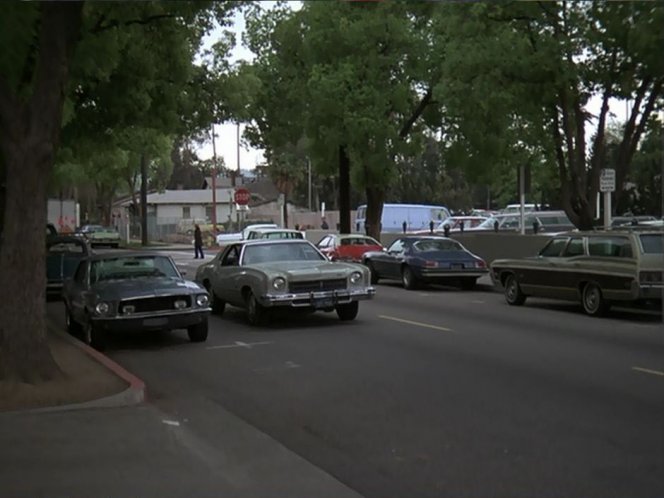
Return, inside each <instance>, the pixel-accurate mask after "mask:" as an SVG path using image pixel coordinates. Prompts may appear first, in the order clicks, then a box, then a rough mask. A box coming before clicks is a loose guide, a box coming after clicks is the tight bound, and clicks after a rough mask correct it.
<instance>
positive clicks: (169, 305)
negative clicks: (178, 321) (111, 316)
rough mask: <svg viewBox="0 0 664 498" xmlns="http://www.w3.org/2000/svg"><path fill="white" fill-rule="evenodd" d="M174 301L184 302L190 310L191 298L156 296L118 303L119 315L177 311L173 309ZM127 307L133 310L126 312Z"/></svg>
mask: <svg viewBox="0 0 664 498" xmlns="http://www.w3.org/2000/svg"><path fill="white" fill-rule="evenodd" d="M176 301H185V302H186V303H187V306H186V307H185V308H191V296H158V297H143V298H138V299H127V300H126V301H122V302H121V303H120V314H123V315H124V314H128V313H127V312H129V313H149V312H151V311H172V310H175V309H178V308H176V307H175V302H176ZM128 306H133V308H134V309H133V310H131V311H130V310H127V309H126V308H127V307H128Z"/></svg>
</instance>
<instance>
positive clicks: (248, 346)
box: [205, 341, 274, 349]
mask: <svg viewBox="0 0 664 498" xmlns="http://www.w3.org/2000/svg"><path fill="white" fill-rule="evenodd" d="M264 344H274V343H273V342H272V341H264V342H242V341H235V344H224V345H223V346H209V347H207V348H205V349H228V348H246V349H251V348H252V347H253V346H262V345H264Z"/></svg>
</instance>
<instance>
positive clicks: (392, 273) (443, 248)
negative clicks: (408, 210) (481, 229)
mask: <svg viewBox="0 0 664 498" xmlns="http://www.w3.org/2000/svg"><path fill="white" fill-rule="evenodd" d="M362 261H363V262H364V264H365V265H367V267H368V268H369V270H370V272H371V283H373V284H375V283H378V281H379V280H380V279H391V280H401V282H402V283H403V286H404V287H405V288H406V289H417V288H418V287H420V284H423V283H437V284H451V285H457V286H460V287H461V288H462V289H466V290H470V289H472V288H474V287H475V283H476V282H477V279H478V278H479V277H481V276H482V275H484V274H486V273H487V272H488V268H487V264H486V263H485V261H484V260H483V259H482V258H480V257H479V256H476V255H475V254H473V253H472V252H470V251H469V250H468V249H466V248H465V247H464V246H463V245H461V244H460V243H459V242H457V241H456V240H454V239H449V238H447V237H440V236H436V235H430V236H422V235H420V236H404V237H401V238H399V239H397V240H395V241H394V242H393V243H392V245H390V247H388V248H387V250H383V251H375V252H368V253H366V254H364V256H363V258H362Z"/></svg>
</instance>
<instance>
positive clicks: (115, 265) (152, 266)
mask: <svg viewBox="0 0 664 498" xmlns="http://www.w3.org/2000/svg"><path fill="white" fill-rule="evenodd" d="M179 276H180V275H179V273H178V271H177V269H176V268H175V266H174V265H173V263H172V262H171V260H170V258H168V257H166V256H119V257H112V258H105V259H98V260H95V261H93V262H92V265H91V267H90V282H91V283H96V282H102V281H105V280H124V279H130V278H143V277H172V278H178V277H179Z"/></svg>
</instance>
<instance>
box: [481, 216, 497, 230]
mask: <svg viewBox="0 0 664 498" xmlns="http://www.w3.org/2000/svg"><path fill="white" fill-rule="evenodd" d="M496 221H497V222H499V223H500V218H497V217H495V216H491V217H490V218H487V219H486V220H484V221H483V222H482V223H480V224H479V225H477V228H491V229H493V224H494V223H495V222H496Z"/></svg>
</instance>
